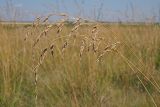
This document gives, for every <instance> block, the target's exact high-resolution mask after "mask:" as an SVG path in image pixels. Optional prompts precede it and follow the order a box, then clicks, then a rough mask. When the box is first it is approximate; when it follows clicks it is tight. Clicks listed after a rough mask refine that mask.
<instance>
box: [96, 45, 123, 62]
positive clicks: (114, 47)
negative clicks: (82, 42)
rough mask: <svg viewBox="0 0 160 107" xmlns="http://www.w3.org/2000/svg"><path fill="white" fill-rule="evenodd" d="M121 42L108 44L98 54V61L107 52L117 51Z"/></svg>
mask: <svg viewBox="0 0 160 107" xmlns="http://www.w3.org/2000/svg"><path fill="white" fill-rule="evenodd" d="M119 44H120V42H116V43H114V44H111V45H107V46H106V47H105V48H104V50H103V52H102V53H101V54H100V55H99V56H98V58H97V62H98V61H99V60H100V59H101V58H102V57H103V56H104V55H105V54H106V53H107V52H117V47H118V45H119Z"/></svg>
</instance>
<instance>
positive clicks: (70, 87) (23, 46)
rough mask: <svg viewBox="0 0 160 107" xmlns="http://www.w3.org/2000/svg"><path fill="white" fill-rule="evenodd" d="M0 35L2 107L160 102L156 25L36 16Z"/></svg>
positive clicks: (2, 28) (135, 106)
mask: <svg viewBox="0 0 160 107" xmlns="http://www.w3.org/2000/svg"><path fill="white" fill-rule="evenodd" d="M63 16H65V17H66V15H63ZM0 33H1V34H0V38H1V39H0V106H1V107H32V106H33V107H35V106H37V107H152V106H157V107H158V106H160V102H159V99H160V87H159V86H160V78H159V76H160V69H159V66H160V64H159V63H160V61H159V57H160V54H159V49H160V27H159V25H154V24H151V25H146V24H140V25H123V24H101V23H89V24H88V23H87V24H86V23H83V20H82V19H77V20H75V23H73V24H70V25H69V24H68V23H65V20H62V21H60V22H58V23H56V24H48V22H47V19H46V20H45V19H44V20H39V19H37V21H36V22H35V23H34V26H27V27H26V26H23V25H13V26H11V25H0ZM26 34H27V35H26ZM24 38H25V39H24Z"/></svg>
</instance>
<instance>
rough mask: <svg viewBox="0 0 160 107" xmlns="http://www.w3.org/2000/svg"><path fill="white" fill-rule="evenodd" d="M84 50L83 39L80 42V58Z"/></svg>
mask: <svg viewBox="0 0 160 107" xmlns="http://www.w3.org/2000/svg"><path fill="white" fill-rule="evenodd" d="M84 49H85V40H84V39H83V40H82V41H81V46H80V55H79V56H80V58H81V57H82V54H83V51H84Z"/></svg>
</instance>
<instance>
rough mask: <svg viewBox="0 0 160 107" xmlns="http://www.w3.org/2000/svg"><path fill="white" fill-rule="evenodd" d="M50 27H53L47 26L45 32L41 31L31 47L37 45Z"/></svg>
mask: <svg viewBox="0 0 160 107" xmlns="http://www.w3.org/2000/svg"><path fill="white" fill-rule="evenodd" d="M52 27H53V25H48V26H47V27H46V28H45V30H43V31H42V32H41V33H40V34H39V36H38V37H37V39H36V41H35V42H34V44H33V47H35V46H36V45H37V43H38V42H39V41H40V39H41V37H42V36H43V35H44V36H46V35H47V33H48V32H49V30H50V29H51V28H52Z"/></svg>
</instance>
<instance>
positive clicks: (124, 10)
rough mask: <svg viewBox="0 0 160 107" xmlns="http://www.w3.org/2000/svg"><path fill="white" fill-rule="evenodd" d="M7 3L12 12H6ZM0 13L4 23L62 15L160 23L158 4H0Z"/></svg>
mask: <svg viewBox="0 0 160 107" xmlns="http://www.w3.org/2000/svg"><path fill="white" fill-rule="evenodd" d="M7 1H12V3H11V4H12V7H13V8H14V9H10V12H7V11H8V10H9V9H8V10H7V9H6V7H7V6H6V4H7ZM0 9H1V10H0V15H1V17H5V18H6V19H8V20H9V19H11V18H13V17H17V18H16V19H17V20H25V21H32V20H33V19H34V17H36V16H39V15H46V14H49V13H55V12H58V13H61V12H62V13H67V14H69V15H71V16H75V17H76V16H80V17H83V18H87V19H93V20H101V21H146V20H156V21H160V0H0ZM13 10H14V12H12V11H13ZM14 13H16V14H17V15H16V16H15V15H14Z"/></svg>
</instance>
